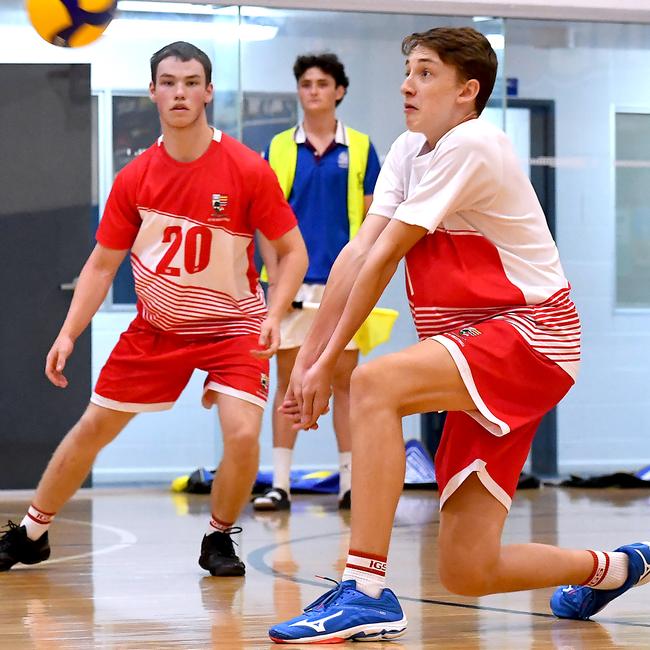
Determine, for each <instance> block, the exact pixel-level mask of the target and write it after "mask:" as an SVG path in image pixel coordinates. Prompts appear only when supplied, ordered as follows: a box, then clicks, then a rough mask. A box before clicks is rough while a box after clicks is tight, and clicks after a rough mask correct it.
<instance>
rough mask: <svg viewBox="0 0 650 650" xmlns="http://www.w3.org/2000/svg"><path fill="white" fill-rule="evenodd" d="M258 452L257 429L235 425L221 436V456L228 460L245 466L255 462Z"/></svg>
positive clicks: (257, 458)
mask: <svg viewBox="0 0 650 650" xmlns="http://www.w3.org/2000/svg"><path fill="white" fill-rule="evenodd" d="M259 454H260V443H259V431H257V430H253V429H251V428H250V427H246V426H235V427H233V429H232V430H231V431H229V432H228V433H224V436H223V456H224V458H227V459H228V460H229V462H232V463H235V464H236V465H241V466H246V465H249V464H251V463H257V462H258V460H259Z"/></svg>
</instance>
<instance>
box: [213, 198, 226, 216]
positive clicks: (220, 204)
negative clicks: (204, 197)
mask: <svg viewBox="0 0 650 650" xmlns="http://www.w3.org/2000/svg"><path fill="white" fill-rule="evenodd" d="M227 207H228V195H227V194H213V195H212V209H213V210H214V212H213V213H212V219H211V221H213V220H216V219H220V218H221V219H224V218H226V219H227V217H226V216H225V215H224V214H223V213H224V210H225V209H226V208H227Z"/></svg>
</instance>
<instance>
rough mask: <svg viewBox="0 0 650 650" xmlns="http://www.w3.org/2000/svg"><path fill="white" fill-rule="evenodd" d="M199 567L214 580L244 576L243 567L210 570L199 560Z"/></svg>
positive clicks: (244, 570) (244, 568)
mask: <svg viewBox="0 0 650 650" xmlns="http://www.w3.org/2000/svg"><path fill="white" fill-rule="evenodd" d="M199 566H200V567H201V568H202V569H204V570H205V571H207V572H208V573H209V574H210V575H211V576H214V577H215V578H237V577H241V576H243V575H246V566H245V565H242V566H241V567H233V568H231V569H223V570H219V569H213V568H210V567H209V566H208V565H207V564H206V563H204V562H203V561H202V560H201V559H200V558H199Z"/></svg>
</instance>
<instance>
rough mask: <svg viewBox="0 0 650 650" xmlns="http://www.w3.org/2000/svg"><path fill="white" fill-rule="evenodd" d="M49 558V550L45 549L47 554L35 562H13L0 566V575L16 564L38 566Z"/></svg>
mask: <svg viewBox="0 0 650 650" xmlns="http://www.w3.org/2000/svg"><path fill="white" fill-rule="evenodd" d="M49 558H50V549H49V548H48V549H47V552H46V553H45V554H44V555H43V557H39V558H38V559H36V560H32V561H31V562H27V561H25V560H16V561H15V562H12V563H11V564H9V565H6V564H5V565H3V566H0V573H3V572H4V571H9V570H10V569H11V567H13V566H16V564H26V565H33V564H40V563H41V562H45V560H48V559H49Z"/></svg>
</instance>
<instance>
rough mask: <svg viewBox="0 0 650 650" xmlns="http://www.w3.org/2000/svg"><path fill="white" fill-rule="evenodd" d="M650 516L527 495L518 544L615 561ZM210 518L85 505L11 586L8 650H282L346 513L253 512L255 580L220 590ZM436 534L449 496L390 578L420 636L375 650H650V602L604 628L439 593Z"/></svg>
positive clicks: (638, 594)
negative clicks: (287, 624) (206, 561)
mask: <svg viewBox="0 0 650 650" xmlns="http://www.w3.org/2000/svg"><path fill="white" fill-rule="evenodd" d="M29 498H30V494H29V493H27V492H0V517H1V518H2V521H3V522H4V521H5V520H6V519H7V518H11V519H12V520H14V521H16V522H20V520H21V519H22V516H23V514H24V512H25V509H26V507H27V506H28V503H29ZM649 506H650V492H648V491H637V490H623V491H621V490H617V491H609V490H607V491H605V490H600V491H598V490H588V491H587V490H566V489H556V488H544V489H542V490H531V491H521V492H519V493H518V495H517V498H516V499H515V503H514V505H513V508H512V512H511V515H510V518H509V522H508V525H507V528H506V533H505V541H508V542H525V541H530V540H535V541H539V542H547V543H552V544H561V545H563V546H572V547H577V548H583V547H585V548H587V547H589V548H614V547H616V546H619V545H620V544H624V543H628V542H633V541H638V540H643V539H646V538H650V530H648V528H650V525H649V524H648V512H649V511H650V508H649ZM208 516H209V505H208V498H207V497H204V496H194V495H173V494H171V493H169V492H167V491H165V490H164V489H150V488H146V489H142V488H129V489H111V490H107V489H94V490H83V491H81V492H80V493H79V495H78V496H77V497H76V498H75V499H74V500H73V501H72V502H70V504H68V506H67V507H66V508H65V509H64V510H63V511H62V512H61V514H60V515H59V517H58V518H57V520H56V523H55V525H54V526H53V528H52V530H51V533H50V537H51V544H52V547H53V556H52V559H51V560H50V561H49V562H47V563H44V564H41V565H37V566H34V567H18V568H14V569H12V570H11V571H9V572H7V573H1V574H0V649H2V650H22V649H23V648H25V649H35V650H63V649H68V648H75V649H77V648H79V649H84V650H85V649H89V648H108V649H113V648H115V649H120V650H121V649H129V650H130V649H134V650H135V649H140V648H156V649H164V648H187V649H190V648H197V649H203V648H224V649H228V650H237V649H238V648H255V649H257V648H259V649H265V650H268V649H271V648H280V647H282V646H276V645H274V644H272V643H271V642H270V641H269V640H268V638H267V636H266V630H267V628H268V627H269V626H270V625H271V624H273V623H274V622H277V621H279V620H283V619H286V618H289V617H291V616H295V615H297V614H298V613H299V612H300V610H301V608H302V606H304V605H306V604H307V603H309V602H310V600H312V599H314V598H316V597H317V596H318V595H319V594H320V593H322V591H323V589H324V588H328V587H327V585H326V583H320V582H319V581H318V580H317V579H316V578H315V577H314V576H315V575H316V574H318V575H326V576H330V577H334V578H338V577H339V575H340V572H341V566H342V564H343V562H344V560H345V556H346V553H347V540H348V531H349V513H343V514H341V513H339V512H338V511H337V509H336V504H335V497H334V496H333V495H327V496H320V495H318V496H314V495H308V496H307V495H304V496H303V495H299V496H296V497H294V503H293V509H292V512H291V514H290V515H289V514H288V513H282V514H274V513H267V514H265V515H254V514H253V512H252V511H251V510H250V508H248V509H247V510H246V512H245V514H244V516H243V517H242V519H241V521H240V523H241V524H242V526H243V527H244V534H243V535H241V536H240V539H239V542H240V547H239V548H240V555H241V556H242V558H243V559H244V560H245V562H246V565H247V575H246V577H245V578H212V577H210V576H207V574H205V573H204V572H203V571H202V570H201V569H200V568H199V566H198V565H197V558H198V549H199V544H200V540H201V537H202V535H203V532H204V530H205V527H206V524H207V521H208ZM437 527H438V499H437V492H428V491H427V492H424V491H407V492H405V493H404V495H403V498H402V500H401V502H400V506H399V509H398V513H397V519H396V528H395V531H394V535H393V542H392V547H391V555H390V558H389V560H390V563H389V575H388V578H389V585H390V586H391V587H392V588H393V589H394V590H395V592H396V593H397V594H398V595H399V596H400V597H401V602H402V606H403V607H404V610H405V612H406V615H407V617H408V619H409V627H408V630H407V633H406V635H405V636H404V637H403V638H402V639H400V640H399V641H395V642H392V643H391V642H384V643H375V644H372V646H367V647H368V648H371V647H372V648H374V649H376V650H389V649H392V650H398V649H400V648H408V649H413V650H420V649H425V648H426V649H429V648H440V649H445V650H456V649H460V648H462V649H472V650H474V649H476V650H479V649H480V650H506V649H513V650H515V649H516V650H528V649H530V650H542V649H546V648H553V649H558V650H559V649H562V650H570V649H576V650H577V649H582V648H584V649H589V650H599V649H601V648H639V649H641V648H646V649H647V648H650V607H649V606H648V604H649V603H650V588H648V587H642V588H639V589H633V590H632V591H631V592H629V593H627V594H625V595H624V596H623V597H622V598H620V599H619V600H617V601H615V602H614V603H612V604H611V605H610V606H609V607H608V608H607V609H606V610H604V611H603V613H602V614H601V615H600V616H599V617H598V622H575V621H561V620H557V619H554V618H553V617H552V616H551V615H550V613H549V609H548V598H549V595H550V593H551V590H544V591H539V592H519V593H514V594H509V595H505V596H501V595H499V596H489V597H485V598H461V597H458V596H453V595H450V594H449V593H447V592H445V590H444V589H443V588H442V587H441V586H440V584H439V582H438V579H437V570H436V562H437V559H436V541H435V540H436V533H437ZM468 561H471V558H468ZM321 584H322V586H321ZM352 646H353V644H352V643H349V644H346V646H344V647H352ZM284 647H287V648H289V647H294V648H299V647H302V648H305V647H307V646H284ZM309 647H310V648H311V647H314V646H309ZM316 647H320V646H316ZM338 647H342V646H338ZM354 647H358V646H357V645H356V644H355V645H354Z"/></svg>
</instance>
